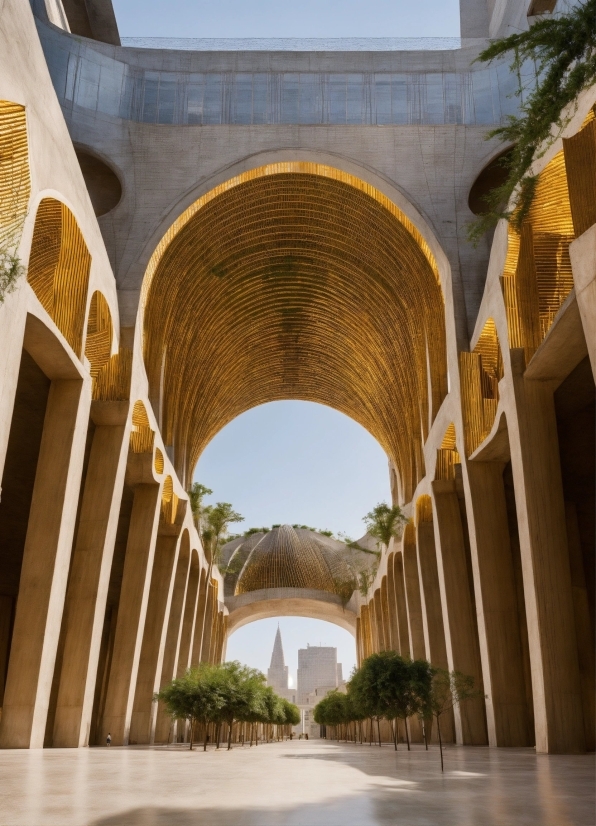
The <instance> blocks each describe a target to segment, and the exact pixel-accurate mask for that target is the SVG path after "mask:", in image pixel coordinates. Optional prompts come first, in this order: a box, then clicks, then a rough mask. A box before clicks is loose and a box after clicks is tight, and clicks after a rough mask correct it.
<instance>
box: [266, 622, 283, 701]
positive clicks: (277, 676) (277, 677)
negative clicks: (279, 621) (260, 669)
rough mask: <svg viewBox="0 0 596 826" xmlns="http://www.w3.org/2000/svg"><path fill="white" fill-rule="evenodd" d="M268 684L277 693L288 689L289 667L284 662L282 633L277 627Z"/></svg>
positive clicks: (268, 672)
mask: <svg viewBox="0 0 596 826" xmlns="http://www.w3.org/2000/svg"><path fill="white" fill-rule="evenodd" d="M267 683H268V685H270V686H271V687H272V688H274V689H275V690H276V691H281V690H283V691H285V690H287V688H288V666H287V665H286V664H285V660H284V649H283V646H282V644H281V631H280V630H279V625H278V626H277V633H276V635H275V642H274V643H273V653H272V654H271V665H270V666H269V670H268V671H267Z"/></svg>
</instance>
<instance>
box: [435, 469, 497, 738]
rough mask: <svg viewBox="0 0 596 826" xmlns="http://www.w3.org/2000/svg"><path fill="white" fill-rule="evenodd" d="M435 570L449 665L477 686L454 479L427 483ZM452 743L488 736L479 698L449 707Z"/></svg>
mask: <svg viewBox="0 0 596 826" xmlns="http://www.w3.org/2000/svg"><path fill="white" fill-rule="evenodd" d="M432 492H433V503H434V508H433V510H434V513H435V519H434V527H435V544H436V549H437V570H438V575H439V588H440V591H441V606H442V610H443V627H444V629H445V647H446V650H447V662H448V665H449V670H450V671H461V672H462V674H468V675H470V676H471V677H473V678H474V682H475V685H476V688H479V689H482V687H483V685H482V669H481V665H480V650H479V646H478V632H477V629H476V616H475V613H476V612H475V610H474V606H473V604H472V598H471V583H470V582H469V579H468V565H467V561H466V548H465V544H464V533H463V528H462V523H461V515H460V510H459V502H458V498H457V494H456V492H455V482H454V481H453V480H450V479H445V480H443V479H442V480H438V481H435V482H433V483H432ZM454 716H455V733H456V737H457V742H458V743H463V744H464V745H473V746H480V745H484V744H486V743H487V742H488V735H487V730H486V715H485V711H484V700H482V699H481V698H479V699H477V700H471V701H469V702H467V703H466V704H465V705H464V706H462V707H461V708H460V707H457V706H456V708H455V709H454Z"/></svg>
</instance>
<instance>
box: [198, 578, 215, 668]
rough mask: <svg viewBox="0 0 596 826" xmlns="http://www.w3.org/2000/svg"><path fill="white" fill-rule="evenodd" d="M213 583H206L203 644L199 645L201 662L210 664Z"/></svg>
mask: <svg viewBox="0 0 596 826" xmlns="http://www.w3.org/2000/svg"><path fill="white" fill-rule="evenodd" d="M214 591H215V589H214V587H213V583H212V582H209V583H207V602H206V605H205V623H204V625H203V642H202V645H201V662H202V663H209V662H211V636H212V631H213V595H214Z"/></svg>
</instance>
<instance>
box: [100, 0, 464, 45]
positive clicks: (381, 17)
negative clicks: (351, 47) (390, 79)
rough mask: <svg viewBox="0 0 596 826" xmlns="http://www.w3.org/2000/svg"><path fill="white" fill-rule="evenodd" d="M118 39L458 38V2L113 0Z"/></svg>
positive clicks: (430, 0) (402, 0)
mask: <svg viewBox="0 0 596 826" xmlns="http://www.w3.org/2000/svg"><path fill="white" fill-rule="evenodd" d="M113 3H114V9H115V11H116V17H117V19H118V26H119V29H120V34H121V36H122V37H457V36H459V3H458V0H416V2H411V0H301V2H296V0H291V2H289V0H252V2H249V0H113Z"/></svg>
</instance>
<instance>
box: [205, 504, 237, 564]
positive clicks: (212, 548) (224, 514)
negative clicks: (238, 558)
mask: <svg viewBox="0 0 596 826" xmlns="http://www.w3.org/2000/svg"><path fill="white" fill-rule="evenodd" d="M243 520H244V517H243V516H242V515H241V514H239V513H237V511H235V510H234V509H233V507H232V505H231V504H230V503H229V502H217V503H216V504H215V505H206V506H204V507H203V513H202V524H203V525H204V527H203V530H202V532H201V540H202V542H203V550H204V551H205V554H206V555H207V557H208V559H209V566H210V568H211V567H212V566H213V565H217V564H218V563H219V562H220V558H221V550H222V548H223V546H224V545H225V544H226V542H227V541H228V536H227V533H228V527H229V525H231V524H232V523H233V522H242V521H243Z"/></svg>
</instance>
